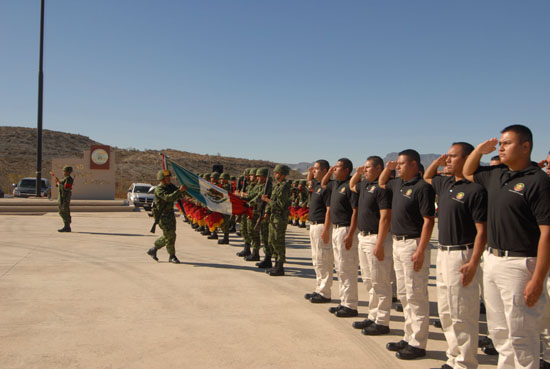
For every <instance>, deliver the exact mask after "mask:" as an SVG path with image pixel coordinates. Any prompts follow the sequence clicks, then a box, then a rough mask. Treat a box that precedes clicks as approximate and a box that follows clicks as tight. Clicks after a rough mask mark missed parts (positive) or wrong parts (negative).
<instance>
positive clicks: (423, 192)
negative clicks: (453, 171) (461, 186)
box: [386, 175, 435, 237]
mask: <svg viewBox="0 0 550 369" xmlns="http://www.w3.org/2000/svg"><path fill="white" fill-rule="evenodd" d="M386 188H389V189H390V190H391V191H392V215H391V232H392V233H393V234H394V235H397V236H412V237H420V235H421V234H422V226H423V225H424V218H423V217H433V216H434V214H435V192H434V189H433V188H432V186H430V185H429V184H428V183H426V181H424V180H423V179H422V178H421V177H420V175H417V176H416V177H414V178H412V179H411V180H409V181H407V182H403V180H402V179H401V178H394V179H391V180H390V181H388V183H387V184H386Z"/></svg>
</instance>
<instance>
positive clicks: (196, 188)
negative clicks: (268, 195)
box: [169, 160, 252, 217]
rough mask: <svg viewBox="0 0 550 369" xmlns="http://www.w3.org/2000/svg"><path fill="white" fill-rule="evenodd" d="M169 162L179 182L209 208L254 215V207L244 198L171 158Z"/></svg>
mask: <svg viewBox="0 0 550 369" xmlns="http://www.w3.org/2000/svg"><path fill="white" fill-rule="evenodd" d="M169 164H170V165H171V166H172V169H173V171H174V173H175V174H176V177H178V180H179V182H180V183H181V184H182V185H184V186H186V187H187V193H188V194H189V195H191V196H192V197H193V198H194V199H196V200H198V201H199V202H201V203H202V204H203V205H204V206H205V207H207V208H208V209H209V210H211V211H214V212H217V213H222V214H227V215H232V214H234V215H240V214H246V215H248V216H249V217H252V209H251V208H249V207H248V205H247V203H246V202H245V201H244V200H242V199H240V198H238V197H237V196H235V195H233V194H232V193H229V192H227V191H226V190H224V189H223V188H221V187H218V186H216V185H214V184H212V183H210V182H208V181H207V180H205V179H204V178H201V177H199V176H198V175H196V174H195V173H193V172H191V171H189V170H187V169H185V168H183V167H180V166H179V165H177V164H176V163H174V162H173V161H171V160H170V161H169Z"/></svg>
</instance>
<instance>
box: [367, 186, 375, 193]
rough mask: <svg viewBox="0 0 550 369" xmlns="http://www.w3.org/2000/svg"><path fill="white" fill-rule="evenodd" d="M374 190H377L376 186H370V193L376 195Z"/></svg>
mask: <svg viewBox="0 0 550 369" xmlns="http://www.w3.org/2000/svg"><path fill="white" fill-rule="evenodd" d="M374 190H376V186H374V185H372V186H370V188H369V192H370V193H374Z"/></svg>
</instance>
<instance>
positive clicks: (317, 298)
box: [309, 293, 332, 304]
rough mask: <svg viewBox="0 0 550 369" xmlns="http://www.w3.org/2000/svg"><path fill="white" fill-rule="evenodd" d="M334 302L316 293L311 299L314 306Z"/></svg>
mask: <svg viewBox="0 0 550 369" xmlns="http://www.w3.org/2000/svg"><path fill="white" fill-rule="evenodd" d="M331 301H332V300H331V299H329V298H327V297H324V296H323V295H321V294H320V293H315V294H314V295H313V296H311V297H310V299H309V302H311V303H312V304H326V303H327V302H331Z"/></svg>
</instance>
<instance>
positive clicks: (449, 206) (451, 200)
mask: <svg viewBox="0 0 550 369" xmlns="http://www.w3.org/2000/svg"><path fill="white" fill-rule="evenodd" d="M473 150H474V147H473V146H472V145H470V144H469V143H466V142H456V143H453V144H452V146H451V148H450V149H449V151H448V152H447V154H443V155H441V156H440V157H439V158H438V159H436V160H435V161H434V162H433V163H432V165H430V166H429V167H428V169H427V170H426V173H425V174H424V180H425V181H426V182H428V183H430V184H431V185H432V186H433V188H434V190H435V193H436V194H437V195H438V205H439V207H438V209H439V211H438V226H439V250H438V252H437V308H438V311H439V318H440V319H441V326H442V328H443V333H444V334H445V338H446V339H447V345H448V349H447V363H446V364H444V365H443V366H442V369H449V368H454V369H458V368H477V365H478V363H477V345H478V335H479V323H478V320H479V303H478V301H479V278H480V275H481V273H479V272H478V270H479V268H478V266H479V263H480V260H481V255H482V254H483V251H484V250H485V242H486V241H487V193H486V192H485V190H484V189H483V187H482V186H481V185H479V184H477V183H472V182H470V181H468V180H467V179H465V178H464V175H463V174H462V169H463V168H464V163H465V162H466V158H467V157H468V155H470V153H471V152H472V151H473ZM439 166H445V167H446V168H447V172H448V173H449V174H451V175H452V176H451V177H442V176H437V175H436V174H437V168H438V167H439ZM457 302H458V303H457Z"/></svg>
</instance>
